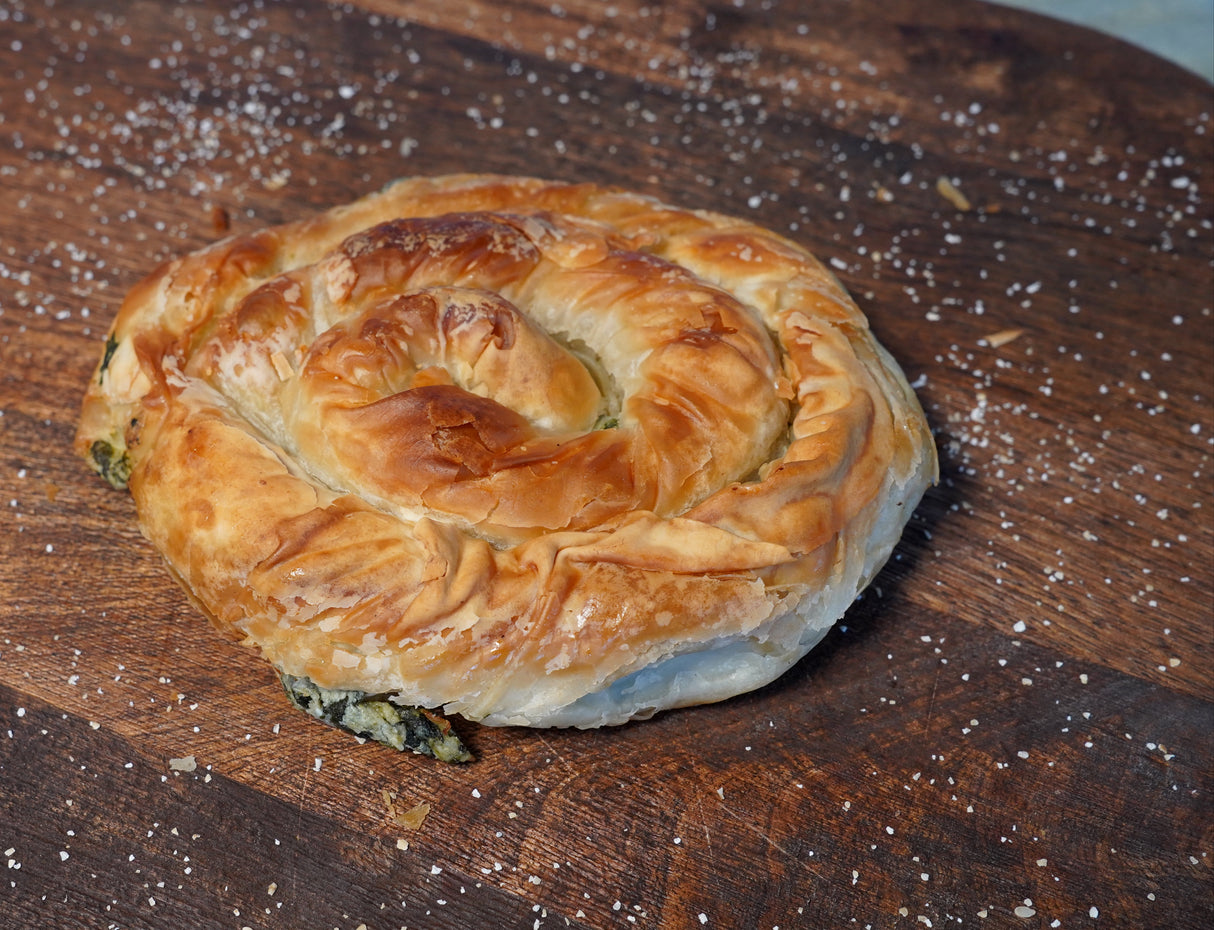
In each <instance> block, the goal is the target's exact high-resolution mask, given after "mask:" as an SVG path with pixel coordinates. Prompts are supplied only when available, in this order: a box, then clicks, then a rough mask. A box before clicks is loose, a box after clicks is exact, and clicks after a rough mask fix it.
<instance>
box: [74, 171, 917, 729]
mask: <svg viewBox="0 0 1214 930" xmlns="http://www.w3.org/2000/svg"><path fill="white" fill-rule="evenodd" d="M596 427H597V428H596ZM99 442H100V443H103V444H104V446H105V448H106V449H108V450H109V451H108V452H107V453H106V455H107V456H109V459H108V460H113V459H115V458H116V457H118V456H125V458H124V459H123V462H124V465H129V468H130V478H129V486H130V489H131V493H132V494H133V496H134V499H135V501H136V504H137V507H138V511H139V515H140V521H141V525H142V526H143V529H144V531H145V533H146V534H147V535H148V537H149V538H150V539H151V540H152V542H153V543H154V544H155V545H156V546H157V548H158V549H159V550H160V551H161V552H162V553H163V554H164V556H165V558H166V559H167V561H168V563H169V565H170V567H171V568H172V570H173V572H174V574H175V575H176V576H177V577H178V578H179V579H180V580H181V582H182V584H183V585H184V586H185V587H186V588H187V589H188V590H189V592H190V593H191V595H192V597H193V598H194V599H195V600H196V602H197V603H198V604H199V605H200V606H201V607H202V608H203V609H204V610H205V611H206V612H207V614H208V615H209V616H210V617H211V619H212V620H213V621H214V622H215V624H216V625H217V626H218V627H219V628H220V629H222V630H224V631H225V632H227V633H228V634H229V635H232V636H234V637H236V638H238V639H241V640H244V641H246V642H248V643H250V644H253V645H256V646H258V647H259V648H260V649H261V650H262V651H263V653H264V654H265V655H266V656H267V657H268V658H269V659H270V660H271V661H272V662H274V664H275V665H276V666H278V667H279V668H280V669H281V670H283V671H285V672H288V673H290V674H296V675H306V676H308V677H310V678H312V679H313V680H314V681H315V682H317V683H318V684H320V685H322V686H325V687H329V688H344V689H357V690H362V691H370V692H392V693H394V694H397V695H399V697H400V699H401V700H402V701H408V702H410V703H419V704H422V705H425V706H432V707H433V706H439V705H443V706H446V707H448V708H449V709H452V710H457V711H460V712H462V713H464V714H465V715H467V716H469V717H472V718H475V719H483V720H486V721H487V722H490V723H525V724H533V725H548V724H575V725H579V726H590V725H597V724H600V723H614V722H619V721H622V720H625V719H628V718H630V717H633V716H644V715H647V714H649V713H652V712H653V711H654V710H657V709H660V708H662V707H667V706H677V705H680V704H687V703H696V702H700V701H704V700H716V699H719V698H721V697H725V696H727V695H729V694H732V693H737V692H738V691H742V690H747V689H749V688H753V687H757V686H758V685H761V684H764V683H765V682H766V681H768V680H770V679H771V678H773V677H775V675H777V674H779V672H780V671H782V670H783V669H785V668H787V667H788V666H789V665H790V664H792V663H793V662H795V661H796V659H797V658H799V656H800V655H802V654H803V653H804V652H805V651H807V650H808V649H809V648H810V647H811V646H812V645H813V644H814V642H816V641H817V639H818V638H820V636H821V635H822V634H823V633H824V632H825V630H826V629H827V628H828V627H829V626H830V625H831V624H832V623H833V622H834V621H835V620H836V619H837V618H838V617H839V616H840V615H841V614H842V612H843V610H844V609H845V608H846V606H847V605H848V604H849V603H850V602H851V600H852V599H853V598H854V596H855V594H856V593H857V591H858V590H859V588H860V587H861V586H862V585H863V584H865V583H867V581H868V580H869V579H870V578H871V576H872V574H873V573H874V572H875V571H876V570H877V568H878V567H879V566H880V564H881V563H882V562H883V561H884V559H885V558H886V557H887V556H888V554H889V552H890V550H891V549H892V547H893V545H894V543H895V541H896V539H897V537H898V535H899V533H900V532H901V529H902V526H903V525H904V523H905V521H906V520H907V519H908V518H909V514H910V511H911V509H912V508H913V507H914V505H915V504H916V503H917V501H918V499H919V497H920V496H921V494H922V493H923V490H924V488H925V487H926V485H927V484H928V483H929V482H930V481H931V480H932V479H933V478H934V475H935V452H934V449H933V446H932V443H931V438H930V435H929V433H928V430H927V426H926V423H925V421H924V418H923V415H922V412H921V410H920V409H919V406H918V404H917V402H916V401H915V398H914V395H913V393H912V392H911V390H910V388H909V387H908V386H907V384H906V381H905V379H904V378H903V376H902V374H901V372H900V371H899V370H898V368H897V366H896V365H895V364H894V363H893V362H892V360H891V359H890V358H889V357H888V355H887V354H886V353H885V352H884V350H883V349H881V347H880V346H879V345H878V344H877V343H876V342H875V340H874V339H873V338H872V336H871V335H870V333H869V331H868V327H867V323H866V321H865V319H864V317H863V315H862V314H861V312H860V311H859V310H858V309H857V308H856V306H855V304H854V303H853V302H852V301H851V300H850V298H849V297H848V296H847V294H846V293H845V292H844V291H843V289H842V288H841V287H840V286H839V284H838V283H837V282H836V281H835V280H834V278H833V277H832V276H831V275H830V274H829V273H828V272H827V271H825V270H824V269H823V268H822V266H821V265H820V264H819V263H818V262H817V261H816V260H815V259H814V258H813V257H812V256H810V255H809V254H808V253H806V252H805V251H804V250H802V249H800V248H799V247H797V246H796V245H794V244H793V243H791V242H788V241H787V240H785V239H783V238H781V237H779V236H777V235H776V234H774V233H771V232H769V231H766V230H763V229H760V228H758V227H756V226H754V225H753V224H750V223H747V222H745V221H742V220H737V219H734V218H730V217H724V216H720V215H717V214H709V213H704V212H692V211H686V210H680V209H677V208H674V207H670V206H667V205H664V204H661V203H658V202H656V201H654V200H651V199H648V198H645V197H641V196H639V195H635V194H630V193H627V192H621V191H615V190H607V189H603V188H598V187H594V186H591V185H567V184H559V183H550V182H544V181H540V180H535V179H526V178H505V177H495V176H450V177H443V178H434V179H411V180H406V181H402V182H398V183H397V184H395V185H393V186H391V187H389V188H387V189H386V190H384V191H382V192H380V193H378V194H375V195H372V196H370V197H367V198H364V199H363V200H360V201H357V202H356V203H354V204H352V205H349V206H347V207H343V208H339V209H336V210H333V211H330V212H329V213H326V214H323V215H321V216H319V217H316V218H314V219H310V220H307V221H304V222H300V223H295V224H291V225H288V226H283V227H278V228H274V229H269V230H265V231H263V232H260V233H257V234H255V235H252V236H246V237H236V238H232V239H229V240H225V241H224V242H221V243H218V244H216V245H215V246H212V247H211V248H208V249H205V250H202V251H201V252H198V253H195V254H193V255H189V256H186V257H184V258H182V259H179V260H177V261H175V262H173V263H171V264H169V265H168V266H166V267H164V268H162V269H160V270H158V271H157V272H156V273H155V274H154V275H152V276H151V277H150V278H149V279H148V280H147V281H145V282H144V283H142V284H141V285H140V286H138V287H137V288H135V289H134V290H133V291H132V292H131V294H130V295H129V296H128V299H127V300H126V302H125V303H124V305H123V308H122V310H121V312H120V314H119V316H118V319H117V321H116V322H115V324H114V328H113V331H112V333H111V341H110V350H109V351H107V356H106V358H105V359H104V360H103V363H102V365H101V366H99V370H98V374H97V377H96V378H95V379H94V381H93V383H92V384H91V386H90V388H89V391H88V393H87V396H86V398H85V402H84V408H83V412H82V417H81V425H80V430H79V434H78V438H77V444H78V447H79V449H80V451H81V453H82V454H85V455H91V456H92V457H93V458H94V460H95V461H96V460H97V451H96V450H97V448H98V446H97V444H98V443H99ZM111 480H113V477H112V475H111Z"/></svg>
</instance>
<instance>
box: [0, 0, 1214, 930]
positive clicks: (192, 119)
mask: <svg viewBox="0 0 1214 930" xmlns="http://www.w3.org/2000/svg"><path fill="white" fill-rule="evenodd" d="M0 37H2V38H0V114H2V116H3V118H2V119H0V180H2V184H3V192H4V196H5V205H6V209H5V212H4V214H3V216H2V217H0V492H2V493H0V503H2V504H3V506H2V507H0V853H2V854H3V855H2V856H0V926H3V927H5V928H9V927H12V928H34V927H38V928H42V927H60V926H62V927H66V926H72V927H121V928H132V930H133V928H164V927H191V928H235V927H244V926H248V927H303V926H306V927H315V928H319V927H336V928H342V930H346V928H349V930H354V928H357V927H359V926H361V925H365V926H366V927H367V928H368V930H378V928H399V927H409V928H439V930H444V928H452V930H454V928H466V927H519V928H522V927H548V928H553V927H584V928H615V927H620V928H625V927H633V926H637V927H674V928H682V927H702V926H706V927H710V928H711V927H728V928H733V927H737V928H763V930H768V928H773V927H777V926H778V927H780V928H785V930H787V928H793V927H797V928H799V927H808V928H819V927H820V928H834V927H846V926H856V927H902V926H905V927H920V926H931V927H937V928H938V927H945V926H954V925H956V926H966V927H973V926H978V927H1055V926H1057V927H1068V928H1070V927H1101V926H1110V925H1111V926H1118V927H1148V926H1157V927H1173V928H1189V927H1193V928H1196V927H1203V926H1205V925H1206V924H1207V922H1208V921H1209V920H1210V919H1211V918H1212V917H1214V894H1212V891H1211V888H1212V883H1211V865H1212V857H1214V848H1212V847H1214V818H1212V817H1211V805H1210V791H1211V789H1212V788H1214V784H1212V782H1214V776H1212V773H1214V743H1212V737H1211V734H1212V732H1214V726H1212V724H1214V719H1212V717H1214V715H1212V713H1211V707H1212V705H1211V696H1212V695H1211V676H1210V670H1209V655H1210V648H1211V645H1214V644H1212V642H1211V639H1212V638H1214V603H1212V599H1214V577H1212V572H1214V568H1212V566H1214V538H1212V535H1214V534H1212V521H1211V517H1210V512H1211V507H1212V506H1214V494H1212V486H1211V477H1210V475H1211V461H1210V455H1211V437H1212V436H1214V420H1212V417H1211V402H1210V397H1211V390H1212V388H1214V385H1212V383H1211V376H1212V375H1211V373H1212V372H1214V322H1212V309H1211V308H1212V303H1214V299H1212V296H1211V295H1212V293H1214V277H1212V273H1211V262H1212V258H1214V254H1212V248H1211V242H1212V235H1214V234H1212V229H1214V210H1212V208H1211V202H1212V201H1211V198H1210V189H1211V185H1212V184H1214V176H1212V170H1211V169H1212V165H1211V133H1214V124H1212V117H1211V113H1212V112H1214V106H1212V104H1214V100H1212V98H1211V88H1210V86H1209V85H1208V84H1205V83H1203V82H1201V81H1200V80H1199V79H1197V78H1195V77H1192V76H1190V75H1188V74H1186V73H1184V72H1182V71H1181V70H1179V69H1177V68H1175V67H1172V66H1170V65H1168V64H1166V63H1164V62H1162V61H1160V60H1158V59H1155V58H1153V57H1151V56H1149V55H1147V54H1145V53H1143V52H1140V51H1138V50H1135V49H1133V48H1131V47H1129V46H1127V45H1124V44H1122V43H1119V42H1116V41H1114V40H1112V39H1109V38H1106V37H1103V36H1100V35H1097V34H1096V33H1093V32H1088V31H1084V30H1081V29H1078V28H1074V27H1069V26H1063V25H1061V24H1059V23H1056V22H1052V21H1049V20H1045V19H1041V18H1037V17H1033V16H1030V15H1027V14H1023V13H1018V12H1013V11H1010V10H1006V9H1002V8H999V7H994V6H987V5H983V4H978V3H943V2H935V3H933V2H926V0H896V2H890V3H877V2H875V0H852V2H848V3H844V2H825V3H815V4H796V3H775V2H771V3H767V2H765V3H750V2H746V3H739V4H733V3H730V4H724V3H722V4H694V3H690V2H682V0H680V2H674V3H664V4H661V5H660V6H659V5H656V4H655V5H645V4H641V3H637V2H634V0H620V2H617V3H614V4H611V5H604V4H598V3H592V2H589V0H565V2H562V3H560V4H556V5H554V4H550V3H539V2H530V0H505V2H496V3H467V4H462V5H457V4H452V3H448V2H446V0H418V2H409V3H405V2H395V0H363V2H362V3H360V4H357V5H352V6H345V7H329V6H325V5H321V4H318V3H266V4H255V5H247V6H246V5H229V4H225V3H222V2H216V0H200V2H189V3H177V4H172V5H164V4H159V3H151V2H135V3H131V4H126V5H122V6H120V7H119V8H115V6H114V5H112V4H99V3H91V2H86V3H79V4H73V5H70V6H61V5H59V4H47V3H42V2H36V0H28V2H27V0H9V2H6V3H5V4H4V5H3V6H0ZM452 170H476V171H502V172H510V173H528V174H535V175H542V176H549V177H554V178H563V179H589V180H594V181H598V182H602V183H617V184H622V185H625V186H627V187H630V188H633V189H637V190H642V191H645V192H649V193H655V194H659V195H661V196H663V197H665V198H667V199H670V200H672V201H675V202H678V203H681V204H685V205H688V206H696V207H711V208H714V209H718V210H724V211H727V212H735V213H739V214H743V215H746V216H748V217H752V218H756V219H759V220H761V221H762V222H764V223H766V224H767V225H769V226H771V227H773V228H775V229H779V230H782V231H785V232H787V233H788V234H789V235H791V236H793V237H794V238H796V239H798V240H799V241H801V242H802V243H804V244H805V245H807V246H808V247H810V248H811V249H813V250H814V251H816V252H817V253H818V254H819V255H820V256H821V257H822V258H823V259H824V260H826V261H828V262H829V263H830V264H831V266H832V267H833V268H834V269H835V270H836V272H837V273H838V275H839V277H840V278H841V280H843V282H844V283H845V284H846V285H847V286H848V287H849V288H850V289H851V290H852V292H853V294H854V295H855V296H856V297H857V299H858V300H859V302H860V303H861V304H862V305H863V306H864V307H865V309H866V311H867V312H868V314H869V316H870V319H871V321H872V325H873V328H874V329H875V331H876V332H877V333H878V335H879V336H880V338H881V339H882V341H883V342H884V343H885V344H886V345H887V346H888V347H889V348H890V349H891V351H892V352H893V353H894V355H895V356H896V357H897V358H898V359H899V360H900V361H901V362H902V363H903V365H904V367H905V368H906V370H907V373H908V375H909V377H910V378H911V380H912V381H913V382H914V383H915V384H916V387H917V388H918V390H919V393H920V396H921V398H922V399H923V402H924V405H925V407H926V409H927V411H928V414H929V417H930V419H931V421H932V425H933V429H934V431H935V434H936V436H937V438H938V441H939V446H940V450H941V455H942V466H943V467H942V480H941V483H940V484H939V486H938V487H936V488H935V489H933V491H932V492H930V494H929V496H928V498H927V499H926V500H925V501H924V503H923V505H922V507H921V508H920V511H919V513H918V515H917V516H916V518H915V520H914V522H912V524H911V526H910V528H909V529H908V532H907V534H906V537H905V539H904V541H903V544H902V546H901V547H900V548H899V550H898V552H897V554H896V556H895V558H894V560H892V561H891V563H890V564H889V565H888V566H887V568H886V570H885V571H884V572H883V573H882V574H881V576H880V577H879V578H878V579H877V581H876V583H875V585H874V587H873V588H872V589H871V590H870V592H869V593H867V594H866V595H865V596H864V597H863V598H861V600H860V601H858V602H857V604H856V605H855V607H854V608H853V610H852V611H851V612H850V613H849V615H848V616H847V618H846V619H845V621H844V622H843V623H842V624H841V625H840V626H839V627H838V628H836V630H835V631H834V632H832V634H831V635H830V636H829V637H828V639H827V640H826V642H825V643H824V644H823V645H822V646H821V647H819V648H818V649H817V650H816V651H815V652H814V653H812V654H811V655H810V657H808V658H807V659H806V660H805V661H804V662H802V663H801V664H800V665H799V666H798V667H797V668H796V669H794V670H793V671H792V672H791V673H789V674H788V675H786V676H785V677H784V678H782V679H781V680H780V681H778V682H776V683H774V684H773V685H771V686H769V687H768V688H765V689H763V690H761V691H759V692H756V693H754V694H750V695H746V696H744V697H741V698H738V699H735V700H732V701H729V702H726V703H724V704H721V705H718V706H713V707H706V708H698V709H694V710H687V711H680V712H675V713H669V714H666V715H663V716H661V717H659V718H658V719H655V720H653V721H650V722H647V723H643V724H635V725H629V726H626V727H623V728H619V729H615V730H611V731H590V732H565V731H526V730H496V729H488V728H477V727H471V726H467V725H465V726H464V727H463V728H462V733H463V735H464V736H465V738H466V740H467V741H468V742H469V744H470V745H471V746H472V748H473V749H474V751H475V752H476V753H477V755H478V761H477V762H476V763H474V764H472V765H470V766H466V767H459V768H453V767H448V766H440V765H436V764H434V763H433V762H431V761H428V760H426V759H423V758H420V757H414V756H411V755H410V756H399V755H396V754H393V753H391V752H389V751H387V750H384V749H381V748H380V747H377V746H370V745H360V744H359V743H358V742H357V741H355V740H353V739H351V738H348V737H345V736H344V735H342V734H340V733H337V732H335V731H332V730H330V729H327V728H325V727H322V726H320V725H319V724H317V723H315V722H314V721H311V720H309V719H307V718H305V717H303V716H302V715H300V714H298V713H295V712H292V711H291V710H290V708H289V707H288V706H287V705H286V702H285V700H284V699H283V697H282V695H281V692H280V690H279V687H278V684H277V682H276V681H275V679H274V676H273V674H272V672H271V671H270V669H269V668H268V667H267V666H266V665H265V664H264V663H262V662H261V661H260V660H259V659H258V658H257V657H256V656H254V655H252V654H250V653H248V652H247V651H244V650H242V649H240V648H238V647H235V646H232V645H230V644H228V643H226V642H224V641H222V640H221V639H219V637H218V636H217V635H216V634H214V633H213V632H212V631H211V630H210V629H209V628H208V627H207V626H206V624H205V622H204V621H203V620H202V619H201V618H200V617H199V616H198V615H197V613H196V612H195V611H194V610H193V608H192V607H191V606H190V605H189V603H188V602H187V601H186V599H185V597H184V595H183V594H182V593H181V592H180V591H179V590H177V588H176V587H175V586H174V585H173V584H172V583H171V581H170V580H169V579H168V577H167V575H166V574H165V572H164V569H163V567H162V566H161V564H160V562H159V559H158V557H157V556H156V554H155V553H154V552H152V551H151V550H150V548H149V547H148V546H147V544H146V543H145V542H144V541H143V540H142V538H141V537H140V535H139V532H138V529H137V526H136V524H135V519H134V511H133V508H132V507H131V505H130V501H129V500H128V499H127V497H126V496H125V495H122V494H118V493H116V492H113V491H110V490H108V488H107V487H106V486H105V485H103V484H102V483H101V482H100V481H99V480H97V479H96V478H95V477H93V476H92V475H91V474H90V473H89V472H88V471H87V470H86V469H85V468H84V466H83V465H82V464H81V463H78V462H77V461H75V460H74V458H73V457H72V455H71V452H70V448H69V447H70V441H71V436H72V433H73V430H74V423H75V416H76V407H77V404H78V402H79V398H80V394H81V392H82V390H83V385H84V383H85V381H86V380H87V378H88V377H89V374H90V372H91V370H92V368H93V365H94V364H95V361H96V358H97V355H98V353H99V352H100V349H101V340H102V338H103V334H104V332H105V329H106V327H107V326H108V323H109V321H110V320H111V319H112V317H113V314H114V313H115V312H116V310H117V306H118V304H119V302H120V300H121V298H122V294H123V293H124V291H125V290H126V289H127V288H128V287H130V286H131V285H132V284H134V283H135V282H136V281H137V280H138V279H139V277H141V276H142V275H143V274H145V273H147V272H148V271H150V270H151V269H152V267H154V265H155V264H156V263H157V262H159V261H160V260H163V259H165V258H167V257H169V256H171V255H175V254H178V253H180V252H182V251H184V250H187V249H191V248H194V247H197V246H200V245H203V244H205V243H207V242H210V241H213V240H214V239H215V238H217V237H218V236H220V235H222V234H224V233H225V232H227V231H232V232H246V231H250V230H253V229H255V228H257V227H259V226H261V225H263V224H266V223H274V222H279V221H283V220H287V219H294V218H297V217H301V216H304V215H306V214H308V213H310V212H311V211H313V210H316V209H322V208H325V207H328V206H331V205H334V204H337V203H340V202H344V201H346V200H349V199H351V198H353V197H355V196H357V195H359V194H361V193H363V192H365V191H368V190H372V189H375V188H377V187H379V186H380V185H382V184H384V183H386V182H387V181H389V180H391V179H393V178H395V177H398V176H402V175H407V174H430V173H439V172H447V171H452ZM941 179H947V183H941ZM956 192H960V194H961V195H962V196H963V197H964V201H965V202H963V201H962V200H961V199H959V198H958V196H957V194H956ZM966 203H967V204H968V208H965V209H963V208H962V207H965V206H966ZM191 756H192V757H193V759H194V760H195V762H196V766H197V767H196V768H195V769H194V770H193V771H186V770H182V768H181V765H180V763H178V764H176V765H173V764H171V762H172V760H181V759H184V758H186V757H191ZM384 792H389V794H388V795H385V793H384ZM389 801H391V804H389ZM422 802H425V803H428V804H429V805H430V812H429V814H428V815H427V816H426V818H425V820H424V822H423V823H422V824H421V826H420V828H418V829H416V830H409V829H407V828H405V827H404V826H402V825H401V824H399V823H397V822H395V820H394V819H393V816H392V814H393V811H397V812H399V811H403V810H407V809H408V808H410V807H412V806H413V805H415V804H418V803H422ZM398 841H399V842H398ZM403 844H407V848H401V846H402V845H403Z"/></svg>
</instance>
